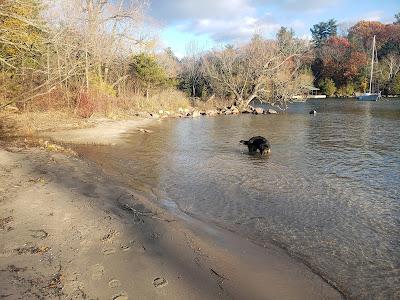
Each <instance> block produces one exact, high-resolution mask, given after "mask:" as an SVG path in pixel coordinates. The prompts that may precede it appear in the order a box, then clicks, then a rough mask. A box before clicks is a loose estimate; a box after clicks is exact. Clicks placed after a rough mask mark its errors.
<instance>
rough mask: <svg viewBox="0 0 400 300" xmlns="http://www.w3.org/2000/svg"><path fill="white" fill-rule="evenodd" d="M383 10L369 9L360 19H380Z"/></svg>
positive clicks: (382, 15) (383, 13)
mask: <svg viewBox="0 0 400 300" xmlns="http://www.w3.org/2000/svg"><path fill="white" fill-rule="evenodd" d="M384 15H385V12H384V11H383V10H375V11H370V12H368V13H367V14H366V15H365V16H364V17H363V18H361V19H362V20H365V21H381V20H382V18H383V17H384Z"/></svg>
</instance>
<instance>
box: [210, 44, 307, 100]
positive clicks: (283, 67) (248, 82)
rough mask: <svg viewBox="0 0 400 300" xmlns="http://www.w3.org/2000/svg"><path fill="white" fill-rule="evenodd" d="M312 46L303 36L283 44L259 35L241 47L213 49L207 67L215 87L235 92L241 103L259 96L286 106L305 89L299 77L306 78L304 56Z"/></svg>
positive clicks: (259, 98)
mask: <svg viewBox="0 0 400 300" xmlns="http://www.w3.org/2000/svg"><path fill="white" fill-rule="evenodd" d="M308 49H309V46H308V44H307V43H306V42H303V41H300V40H294V39H293V40H291V42H290V43H289V42H288V41H286V42H285V43H283V44H279V43H277V42H275V41H267V40H263V39H262V38H260V37H257V38H254V39H253V40H252V41H251V42H250V43H249V44H247V45H244V46H241V47H238V48H233V47H228V48H226V49H224V50H222V51H213V52H212V53H210V54H209V55H207V56H206V57H205V58H204V68H205V71H206V74H207V76H208V77H209V78H210V82H211V84H212V86H213V88H216V89H220V90H222V89H224V90H226V91H227V92H229V93H231V94H233V95H234V97H235V99H236V103H237V105H239V106H247V105H249V103H250V102H251V101H253V100H254V99H258V100H260V101H264V102H269V103H274V104H275V105H279V106H282V107H285V106H286V102H287V101H288V100H289V99H290V97H291V96H293V95H295V94H297V93H299V92H301V91H302V90H304V89H305V85H306V84H302V83H301V82H298V81H300V79H301V78H303V79H304V78H305V77H304V76H301V75H302V74H304V72H303V71H302V67H303V65H304V64H303V60H302V56H304V55H305V54H306V53H307V51H308ZM292 82H298V83H299V84H296V85H294V84H293V85H292V84H290V83H292ZM307 83H309V80H308V81H307ZM289 84H290V85H291V87H292V88H291V89H287V86H288V85H289Z"/></svg>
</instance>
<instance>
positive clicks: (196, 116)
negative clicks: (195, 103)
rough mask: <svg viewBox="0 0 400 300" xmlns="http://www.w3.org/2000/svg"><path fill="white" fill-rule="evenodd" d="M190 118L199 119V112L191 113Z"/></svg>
mask: <svg viewBox="0 0 400 300" xmlns="http://www.w3.org/2000/svg"><path fill="white" fill-rule="evenodd" d="M192 117H193V118H198V117H200V112H199V111H198V110H195V111H193V113H192Z"/></svg>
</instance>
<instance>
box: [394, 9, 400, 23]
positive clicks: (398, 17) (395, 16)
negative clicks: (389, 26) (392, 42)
mask: <svg viewBox="0 0 400 300" xmlns="http://www.w3.org/2000/svg"><path fill="white" fill-rule="evenodd" d="M394 18H395V19H396V21H394V23H393V24H396V25H400V12H398V13H397V14H395V15H394Z"/></svg>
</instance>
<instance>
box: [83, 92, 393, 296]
mask: <svg viewBox="0 0 400 300" xmlns="http://www.w3.org/2000/svg"><path fill="white" fill-rule="evenodd" d="M310 109H316V110H317V111H318V114H317V115H315V116H313V115H309V114H308V111H309V110H310ZM153 130H154V133H152V134H148V135H145V134H137V133H136V132H135V133H131V134H127V135H126V137H125V138H126V144H124V145H122V146H117V147H94V146H85V147H80V148H79V149H78V151H79V152H81V153H82V154H84V155H85V156H87V157H89V158H90V159H92V160H94V161H96V162H98V163H101V164H102V165H103V167H104V169H105V170H106V171H107V172H110V173H112V174H114V175H118V174H119V175H121V178H123V179H124V180H125V181H126V182H127V183H129V184H132V185H133V186H134V187H135V188H139V189H140V190H141V191H143V192H145V193H147V195H149V196H151V197H154V198H153V199H155V200H156V201H157V200H168V201H174V202H175V203H176V204H177V205H178V207H179V208H180V209H181V210H183V211H187V212H190V213H191V214H194V215H196V216H198V217H199V218H201V219H204V220H207V221H213V222H215V223H218V224H220V225H222V226H224V227H226V228H229V229H232V230H235V231H237V232H239V233H240V234H243V235H246V236H248V237H250V238H252V239H253V240H254V241H256V242H258V243H265V242H268V241H273V242H274V243H277V244H279V245H281V246H282V247H283V248H285V249H287V250H288V251H289V252H290V253H292V254H294V255H296V256H298V257H299V258H301V259H302V260H303V261H304V262H305V263H306V264H308V265H309V266H310V267H311V268H312V269H314V270H315V271H317V272H318V273H320V274H321V275H323V276H324V277H325V278H328V279H329V280H331V281H332V282H334V283H336V284H337V285H338V286H339V287H340V289H342V290H343V291H344V292H345V294H346V295H348V296H350V297H352V298H363V299H365V298H374V299H376V298H382V299H390V298H400V198H399V189H400V134H399V132H400V101H389V102H378V103H371V102H365V103H361V102H356V101H340V100H324V101H314V102H307V103H306V104H303V103H298V104H293V105H292V106H291V107H290V109H289V111H288V112H287V113H284V114H281V115H278V116H274V115H270V116H252V115H242V116H226V117H215V118H199V119H182V120H168V121H163V122H162V123H160V124H158V125H156V126H154V128H153ZM254 135H263V136H265V137H267V138H268V139H269V140H270V142H271V144H272V155H271V156H270V157H260V156H257V155H255V156H253V155H248V154H247V153H246V151H245V150H246V148H245V147H243V145H240V144H239V141H240V140H241V139H247V138H249V137H251V136H254Z"/></svg>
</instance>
